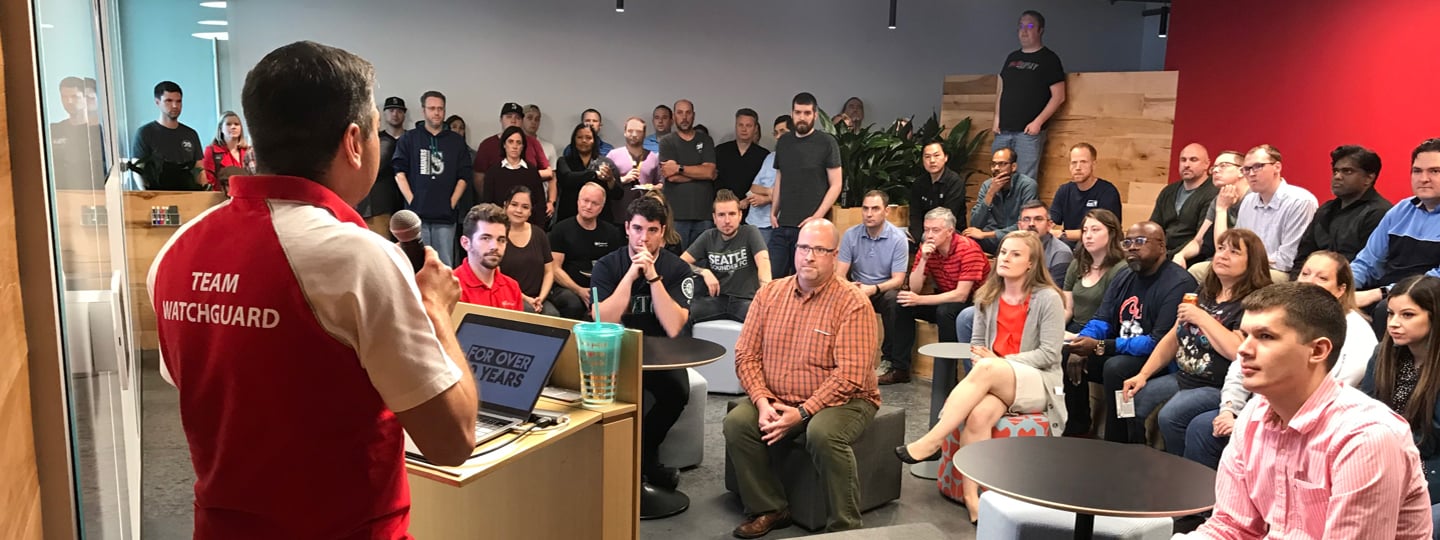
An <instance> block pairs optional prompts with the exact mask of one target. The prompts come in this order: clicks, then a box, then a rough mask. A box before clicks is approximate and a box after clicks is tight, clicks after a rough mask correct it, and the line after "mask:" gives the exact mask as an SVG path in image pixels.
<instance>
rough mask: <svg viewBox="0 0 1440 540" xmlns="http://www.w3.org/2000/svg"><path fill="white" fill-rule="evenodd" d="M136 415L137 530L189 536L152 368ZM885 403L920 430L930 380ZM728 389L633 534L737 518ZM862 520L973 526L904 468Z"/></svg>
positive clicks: (887, 391) (173, 418) (161, 387)
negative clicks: (697, 458)
mask: <svg viewBox="0 0 1440 540" xmlns="http://www.w3.org/2000/svg"><path fill="white" fill-rule="evenodd" d="M142 385H143V386H142V389H143V391H142V399H143V401H144V405H143V408H142V410H143V415H144V421H143V423H142V426H143V433H142V437H141V440H142V445H143V447H144V454H143V456H144V458H143V459H144V464H143V469H142V470H143V473H142V477H143V479H142V485H141V489H142V493H141V497H142V505H141V511H142V522H141V523H142V531H143V536H144V538H147V539H151V538H157V539H180V538H189V537H190V535H191V529H192V526H193V523H194V521H193V520H194V517H193V512H194V507H193V505H192V502H193V485H194V482H195V476H194V473H193V470H192V469H191V467H190V456H189V450H188V448H187V447H186V444H185V435H184V432H183V430H182V429H181V426H180V415H179V408H178V403H177V401H176V400H177V394H176V392H175V389H174V388H172V387H170V385H168V384H166V383H165V381H164V380H162V379H161V378H160V376H159V374H158V372H156V371H154V370H153V369H149V370H146V371H145V373H144V375H143V382H142ZM881 395H882V400H883V401H884V403H885V404H886V405H891V406H896V407H903V408H905V409H906V424H907V425H906V438H907V440H908V439H914V438H917V437H919V436H920V434H922V433H923V432H924V430H925V427H926V426H925V425H924V416H925V413H926V412H927V411H928V410H929V396H930V385H929V383H927V382H923V381H916V382H912V383H910V384H900V385H894V386H885V387H881ZM731 399H734V396H725V395H711V396H710V398H709V401H708V403H707V404H706V408H705V461H704V463H702V464H701V465H700V466H699V467H696V468H694V469H691V470H688V471H685V472H683V473H681V489H682V490H683V491H684V492H685V493H687V494H688V495H690V501H691V502H690V510H689V511H687V512H685V513H683V514H680V515H678V516H675V517H671V518H668V519H662V520H654V521H642V522H640V536H641V538H654V539H661V538H664V539H672V538H673V539H695V540H699V539H721V538H730V537H731V536H730V531H731V530H732V529H733V528H734V527H735V526H736V525H737V524H739V523H740V521H741V520H742V519H743V517H744V516H743V515H742V513H741V507H740V501H739V498H738V497H736V496H734V495H731V494H729V493H728V492H726V491H725V476H724V475H725V462H724V460H725V457H724V456H725V441H724V437H723V436H722V435H721V432H720V429H721V421H722V419H723V418H724V414H725V403H726V402H727V401H729V400H731ZM864 520H865V525H866V526H867V527H880V526H885V525H895V524H901V523H919V522H925V523H931V524H934V525H935V526H936V527H938V528H939V529H940V530H941V531H944V532H945V533H946V536H947V537H949V538H958V539H969V538H974V537H975V528H974V527H972V526H971V525H970V523H969V518H968V516H967V513H966V511H965V508H964V507H963V506H960V505H958V504H955V503H952V502H950V501H949V500H948V499H945V498H943V497H941V496H940V494H939V492H938V491H937V490H936V487H935V482H934V481H933V480H922V479H920V478H916V477H913V476H910V475H909V474H905V476H904V478H903V480H902V487H901V497H900V499H899V500H898V501H895V502H891V503H889V504H887V505H885V506H882V507H880V508H877V509H875V510H872V511H870V512H867V513H866V514H865V515H864ZM808 534H810V533H808V532H807V531H805V530H804V529H801V528H799V527H798V526H796V527H791V528H789V529H785V530H781V531H776V532H774V533H772V534H770V535H769V536H767V537H766V538H794V537H798V536H806V535H808Z"/></svg>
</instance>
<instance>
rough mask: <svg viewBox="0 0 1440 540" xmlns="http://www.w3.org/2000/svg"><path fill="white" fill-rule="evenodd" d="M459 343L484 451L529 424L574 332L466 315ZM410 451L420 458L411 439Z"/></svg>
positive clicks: (407, 445) (477, 442)
mask: <svg viewBox="0 0 1440 540" xmlns="http://www.w3.org/2000/svg"><path fill="white" fill-rule="evenodd" d="M455 338H456V340H457V341H459V342H460V351H461V352H462V353H464V354H465V361H466V363H467V364H469V365H470V374H471V375H472V376H474V377H475V387H476V388H477V389H478V390H479V391H480V410H479V412H478V414H477V416H476V420H475V445H476V446H479V445H481V444H484V443H485V442H487V441H489V440H491V439H494V438H496V437H499V436H501V435H504V434H505V433H506V432H507V431H509V430H510V428H512V427H515V426H517V425H520V424H523V423H525V422H528V421H529V420H530V414H531V413H532V412H534V410H535V401H536V400H538V399H539V398H540V391H541V390H543V389H544V388H545V383H546V381H548V380H549V379H550V372H551V371H553V370H554V369H555V361H556V360H557V359H559V358H560V351H561V350H563V348H564V346H565V342H566V341H567V340H569V338H570V330H569V329H566V328H554V327H550V326H544V325H539V324H533V323H527V322H520V321H513V320H509V319H501V318H497V317H490V316H486V315H477V314H474V313H466V314H465V316H464V318H463V319H461V320H460V324H459V326H458V328H456V330H455ZM405 451H406V452H408V453H411V454H416V455H419V454H420V450H419V449H418V448H417V447H416V446H415V444H414V442H412V441H411V440H410V436H409V435H408V434H407V435H406V436H405Z"/></svg>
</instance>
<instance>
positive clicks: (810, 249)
mask: <svg viewBox="0 0 1440 540" xmlns="http://www.w3.org/2000/svg"><path fill="white" fill-rule="evenodd" d="M835 251H837V250H835V249H833V248H827V247H820V246H807V245H805V244H796V245H795V253H799V254H801V255H810V254H812V253H813V254H815V256H816V257H823V256H825V255H829V254H832V253H835Z"/></svg>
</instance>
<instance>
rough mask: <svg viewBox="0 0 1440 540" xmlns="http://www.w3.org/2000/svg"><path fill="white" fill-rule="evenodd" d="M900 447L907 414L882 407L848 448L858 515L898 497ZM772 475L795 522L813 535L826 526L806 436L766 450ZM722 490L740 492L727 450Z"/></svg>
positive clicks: (825, 508)
mask: <svg viewBox="0 0 1440 540" xmlns="http://www.w3.org/2000/svg"><path fill="white" fill-rule="evenodd" d="M749 399H750V398H745V397H742V398H740V400H749ZM740 400H736V401H732V402H730V403H729V404H728V405H727V406H726V407H725V411H726V412H729V411H730V409H734V408H735V405H736V404H737V403H739V402H740ZM904 443H905V410H904V409H901V408H899V407H888V406H883V405H882V406H881V407H880V409H879V410H878V411H876V412H875V419H874V420H872V421H871V422H870V425H869V426H868V427H867V428H865V432H864V433H861V434H860V437H859V438H857V439H855V443H854V444H852V445H851V448H854V449H855V464H856V466H857V469H858V470H859V472H860V511H861V512H866V511H869V510H872V509H874V508H877V507H879V506H880V505H883V504H885V503H887V502H890V501H893V500H895V499H898V498H900V476H901V467H900V465H901V463H900V460H898V459H895V447H896V446H900V445H901V444H904ZM770 470H771V471H773V472H775V473H776V474H778V475H779V477H780V483H781V485H783V486H785V495H786V497H787V498H788V499H789V500H790V514H791V516H793V517H794V519H795V523H796V524H798V525H800V526H801V527H804V528H806V529H809V530H812V531H814V530H817V529H821V528H823V527H825V521H826V519H827V518H828V517H829V515H830V508H829V506H830V504H829V502H828V501H827V500H826V496H825V494H826V493H827V491H826V488H825V486H824V485H822V480H821V478H820V473H819V471H816V470H815V465H814V463H812V462H811V459H810V453H809V452H806V451H805V435H804V434H801V435H800V436H798V437H795V438H794V439H791V440H790V441H789V442H788V443H786V444H781V445H777V446H776V447H772V448H771V449H770ZM725 489H727V490H729V491H730V492H732V493H736V494H738V493H739V492H740V489H739V487H738V486H737V485H736V483H735V470H734V468H732V467H731V465H730V452H729V450H726V452H725Z"/></svg>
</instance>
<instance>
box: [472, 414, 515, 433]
mask: <svg viewBox="0 0 1440 540" xmlns="http://www.w3.org/2000/svg"><path fill="white" fill-rule="evenodd" d="M509 424H510V422H507V421H504V420H500V419H496V418H490V417H487V416H480V417H476V418H475V434H476V435H479V434H482V433H485V434H488V433H491V432H493V431H495V430H497V429H503V428H505V427H506V426H508V425H509Z"/></svg>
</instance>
